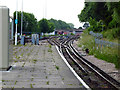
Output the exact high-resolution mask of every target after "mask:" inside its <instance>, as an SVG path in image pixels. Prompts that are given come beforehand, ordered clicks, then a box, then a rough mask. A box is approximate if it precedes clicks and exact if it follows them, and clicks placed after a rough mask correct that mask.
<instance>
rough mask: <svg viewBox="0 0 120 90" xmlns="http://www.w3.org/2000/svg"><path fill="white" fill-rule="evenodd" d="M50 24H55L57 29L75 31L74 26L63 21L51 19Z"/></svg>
mask: <svg viewBox="0 0 120 90" xmlns="http://www.w3.org/2000/svg"><path fill="white" fill-rule="evenodd" d="M49 22H52V23H54V25H55V29H73V28H74V25H73V24H72V23H68V24H67V23H66V22H64V21H62V20H55V19H52V18H51V19H50V20H49Z"/></svg>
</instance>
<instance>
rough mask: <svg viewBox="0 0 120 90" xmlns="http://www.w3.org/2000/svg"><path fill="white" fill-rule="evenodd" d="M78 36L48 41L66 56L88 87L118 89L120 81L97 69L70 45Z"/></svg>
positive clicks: (119, 89)
mask: <svg viewBox="0 0 120 90" xmlns="http://www.w3.org/2000/svg"><path fill="white" fill-rule="evenodd" d="M76 38H78V37H71V38H69V39H64V40H58V39H57V38H51V39H50V41H51V42H53V43H54V44H55V45H57V46H58V47H59V51H60V52H61V53H62V55H63V56H64V57H65V58H66V60H67V61H68V63H69V64H70V65H71V67H72V68H73V69H74V70H75V72H76V73H77V74H78V75H79V76H80V77H81V78H82V79H83V80H84V81H85V82H86V83H87V85H88V86H90V88H93V89H95V88H109V89H110V90H120V83H119V82H118V81H116V80H115V79H113V78H112V77H110V76H109V75H108V74H106V73H105V72H104V71H102V70H101V69H99V68H98V67H97V66H95V65H93V64H92V63H90V62H89V61H88V60H86V59H84V58H83V57H82V56H81V55H80V54H79V53H78V51H77V50H76V49H75V48H74V47H73V46H72V42H73V41H74V40H75V39H76Z"/></svg>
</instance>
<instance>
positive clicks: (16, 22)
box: [15, 0, 18, 45]
mask: <svg viewBox="0 0 120 90" xmlns="http://www.w3.org/2000/svg"><path fill="white" fill-rule="evenodd" d="M17 8H18V0H16V19H15V24H16V31H15V45H17V24H18V16H17Z"/></svg>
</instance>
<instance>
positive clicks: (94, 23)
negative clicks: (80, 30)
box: [78, 1, 120, 32]
mask: <svg viewBox="0 0 120 90" xmlns="http://www.w3.org/2000/svg"><path fill="white" fill-rule="evenodd" d="M78 18H79V21H80V22H89V23H90V25H91V27H90V28H89V29H88V30H90V31H91V30H93V31H98V32H100V31H101V23H100V21H102V22H103V23H104V25H103V27H104V30H105V29H108V28H109V29H112V28H118V27H120V1H119V2H85V7H84V9H83V10H82V11H81V13H80V14H79V15H78ZM91 18H92V19H91Z"/></svg>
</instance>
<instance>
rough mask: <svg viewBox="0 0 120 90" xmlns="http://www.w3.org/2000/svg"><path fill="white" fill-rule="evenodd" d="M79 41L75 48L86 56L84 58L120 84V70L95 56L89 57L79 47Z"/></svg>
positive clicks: (75, 42) (75, 43) (74, 44)
mask: <svg viewBox="0 0 120 90" xmlns="http://www.w3.org/2000/svg"><path fill="white" fill-rule="evenodd" d="M77 45H78V41H74V43H73V46H74V47H75V48H76V49H77V50H78V51H79V52H80V53H82V54H84V55H85V56H83V57H84V58H85V59H87V60H88V61H90V62H91V63H93V64H94V65H96V66H98V67H99V68H100V69H101V70H103V71H104V72H106V73H107V74H109V75H110V76H111V77H113V78H114V79H116V80H117V81H119V82H120V70H117V69H116V68H115V65H114V64H112V63H108V62H106V61H103V60H100V59H97V58H95V57H94V56H93V55H87V54H86V53H85V52H84V51H83V50H82V48H81V47H78V46H77Z"/></svg>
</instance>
